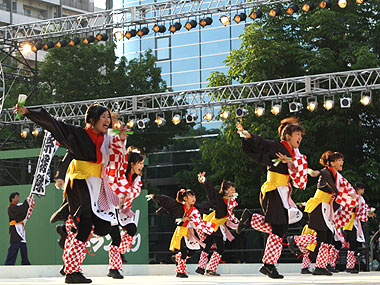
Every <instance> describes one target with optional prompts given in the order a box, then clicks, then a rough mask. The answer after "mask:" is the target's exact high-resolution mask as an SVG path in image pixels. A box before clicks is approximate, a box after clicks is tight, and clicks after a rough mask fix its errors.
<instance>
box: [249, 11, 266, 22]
mask: <svg viewBox="0 0 380 285" xmlns="http://www.w3.org/2000/svg"><path fill="white" fill-rule="evenodd" d="M262 16H263V12H261V10H257V11H252V13H251V14H249V17H250V18H251V19H252V20H256V19H259V18H261V17H262Z"/></svg>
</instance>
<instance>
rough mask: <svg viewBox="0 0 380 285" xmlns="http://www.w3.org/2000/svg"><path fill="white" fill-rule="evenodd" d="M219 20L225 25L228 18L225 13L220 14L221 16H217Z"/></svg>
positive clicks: (227, 22)
mask: <svg viewBox="0 0 380 285" xmlns="http://www.w3.org/2000/svg"><path fill="white" fill-rule="evenodd" d="M219 21H220V22H221V23H222V24H223V25H225V26H227V25H228V24H229V23H230V19H229V18H228V17H227V16H226V15H223V16H221V17H220V18H219Z"/></svg>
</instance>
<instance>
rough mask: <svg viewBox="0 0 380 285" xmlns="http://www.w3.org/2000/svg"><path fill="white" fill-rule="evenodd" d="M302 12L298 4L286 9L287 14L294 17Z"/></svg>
mask: <svg viewBox="0 0 380 285" xmlns="http://www.w3.org/2000/svg"><path fill="white" fill-rule="evenodd" d="M299 10H300V7H299V6H298V5H297V4H294V5H291V6H289V7H288V9H286V11H285V13H286V14H287V15H293V14H294V13H297V12H298V11H299Z"/></svg>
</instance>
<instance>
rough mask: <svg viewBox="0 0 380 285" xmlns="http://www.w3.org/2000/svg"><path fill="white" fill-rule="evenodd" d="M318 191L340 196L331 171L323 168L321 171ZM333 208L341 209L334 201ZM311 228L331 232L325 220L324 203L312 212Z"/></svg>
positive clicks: (310, 215) (310, 216)
mask: <svg viewBox="0 0 380 285" xmlns="http://www.w3.org/2000/svg"><path fill="white" fill-rule="evenodd" d="M317 189H319V190H321V191H323V192H326V193H330V194H333V195H338V193H339V191H338V189H337V188H336V186H335V177H334V174H333V173H332V172H331V170H330V169H328V168H323V169H322V170H321V173H320V176H319V180H318V184H317ZM333 207H334V211H336V210H337V209H338V208H339V205H338V204H337V203H336V202H335V201H334V204H333ZM309 228H311V229H313V230H315V231H329V228H328V227H327V225H326V223H325V219H324V218H323V214H322V203H321V204H319V205H318V206H317V207H316V208H315V209H314V211H312V212H311V213H310V214H309Z"/></svg>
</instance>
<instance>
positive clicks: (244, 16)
mask: <svg viewBox="0 0 380 285" xmlns="http://www.w3.org/2000/svg"><path fill="white" fill-rule="evenodd" d="M246 19H247V14H246V13H240V14H236V15H235V17H234V21H235V22H236V23H238V24H239V23H240V22H241V21H245V20H246Z"/></svg>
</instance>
